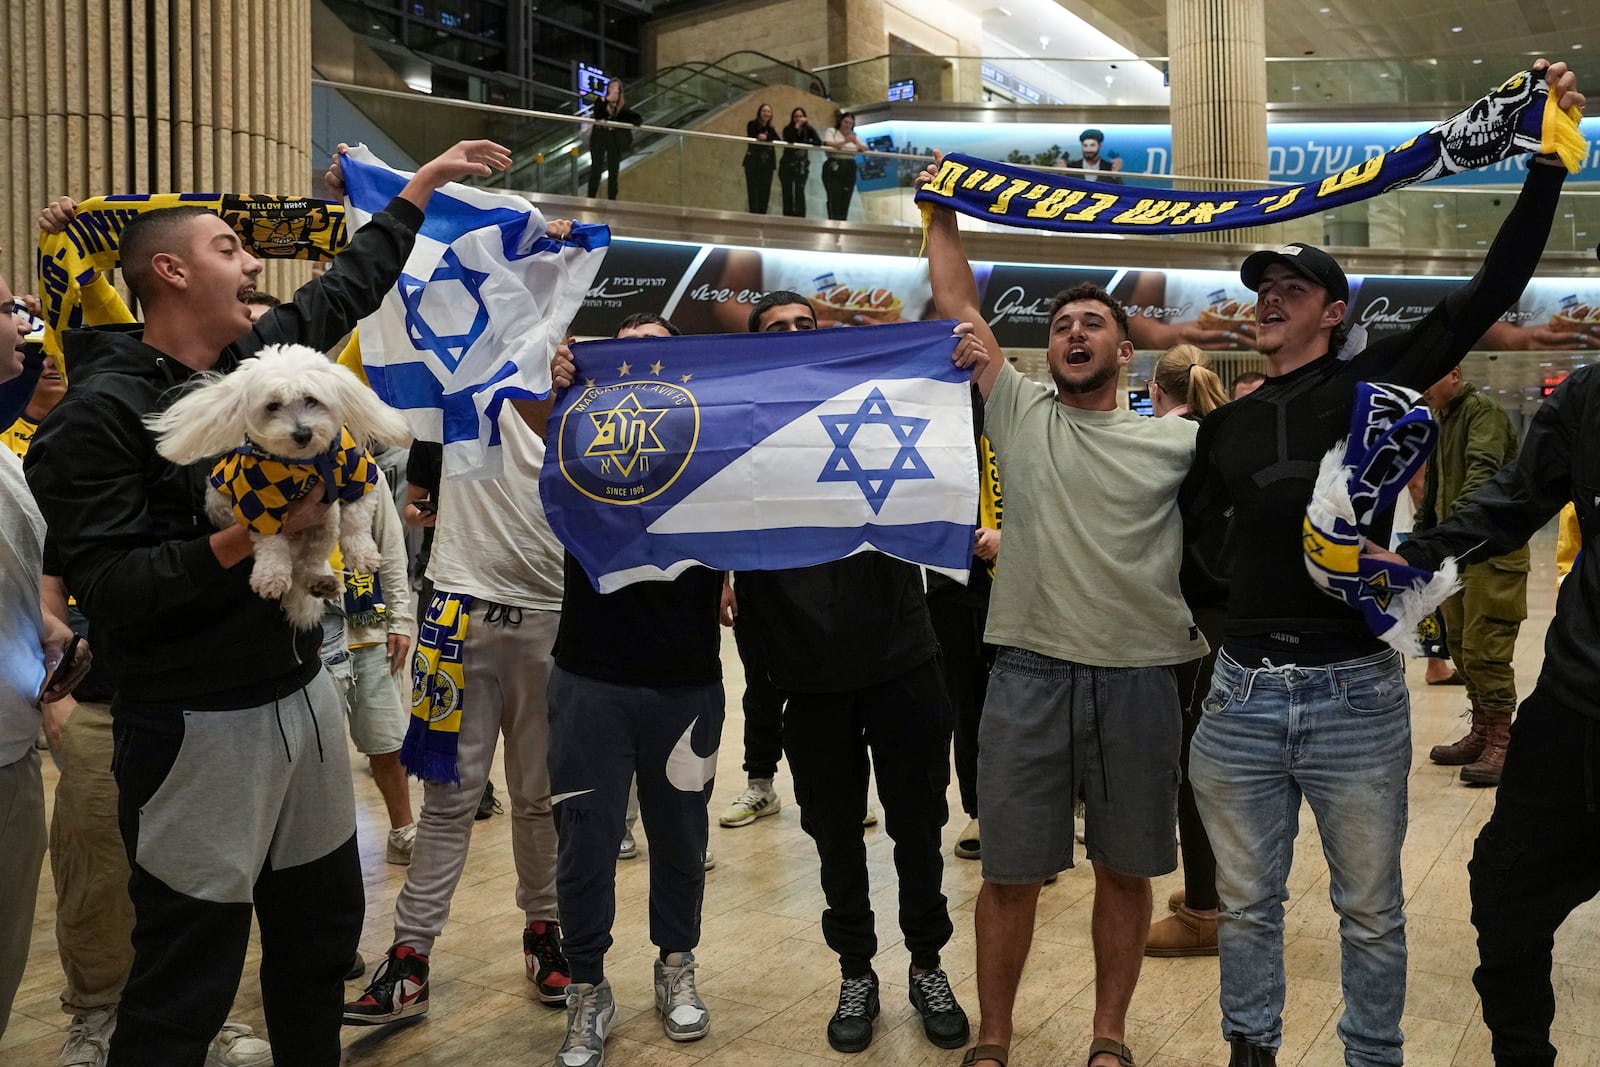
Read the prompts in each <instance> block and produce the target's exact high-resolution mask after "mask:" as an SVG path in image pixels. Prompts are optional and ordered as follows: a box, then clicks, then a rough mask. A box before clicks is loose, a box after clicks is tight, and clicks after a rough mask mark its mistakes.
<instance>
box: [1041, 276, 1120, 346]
mask: <svg viewBox="0 0 1600 1067" xmlns="http://www.w3.org/2000/svg"><path fill="white" fill-rule="evenodd" d="M1079 300H1093V301H1094V302H1095V303H1097V304H1104V305H1105V306H1106V308H1107V310H1109V311H1110V312H1111V317H1112V318H1113V319H1114V320H1116V323H1117V330H1118V332H1119V333H1121V334H1122V339H1123V340H1124V341H1126V340H1127V339H1128V310H1127V308H1124V307H1123V306H1122V301H1120V300H1118V299H1117V298H1116V297H1114V296H1112V295H1111V294H1110V293H1108V292H1106V291H1105V290H1104V289H1102V288H1100V287H1099V286H1098V285H1096V284H1094V283H1093V282H1079V283H1078V284H1077V285H1074V286H1072V287H1071V288H1068V289H1063V290H1061V292H1059V293H1057V294H1056V295H1055V296H1054V297H1053V298H1052V299H1051V301H1050V314H1049V315H1048V316H1047V317H1046V319H1045V321H1046V322H1048V323H1052V324H1053V323H1054V322H1055V321H1056V312H1058V311H1060V310H1061V309H1062V308H1064V307H1066V306H1067V305H1068V304H1072V303H1076V302H1077V301H1079Z"/></svg>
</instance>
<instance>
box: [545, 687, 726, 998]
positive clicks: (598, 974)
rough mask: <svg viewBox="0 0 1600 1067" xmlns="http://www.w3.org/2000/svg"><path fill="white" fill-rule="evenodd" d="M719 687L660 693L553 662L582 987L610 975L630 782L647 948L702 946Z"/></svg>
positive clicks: (555, 762) (565, 904)
mask: <svg viewBox="0 0 1600 1067" xmlns="http://www.w3.org/2000/svg"><path fill="white" fill-rule="evenodd" d="M722 709H723V694H722V683H721V682H711V683H708V684H705V685H676V686H670V687H668V688H664V689H653V688H650V687H647V686H638V685H614V684H612V683H610V682H602V681H600V680H598V679H595V678H585V677H584V676H582V675H579V674H573V673H572V672H571V671H564V670H562V669H561V668H560V667H557V668H556V669H555V670H554V671H552V672H551V674H550V792H551V793H552V795H553V796H554V797H557V798H561V799H559V800H557V801H555V803H554V811H555V817H556V833H557V834H559V835H560V846H559V850H558V852H557V858H556V893H557V895H558V896H559V898H560V904H561V930H562V934H563V935H564V947H565V949H566V954H567V959H568V960H569V961H571V964H572V980H573V981H574V982H587V983H597V982H599V981H601V980H602V979H603V978H605V956H606V952H607V951H608V950H609V949H610V948H611V927H612V924H613V923H614V922H615V921H616V916H617V842H618V841H621V840H622V833H623V830H624V829H625V827H626V822H625V820H626V813H627V809H628V785H629V783H630V782H632V781H633V780H634V779H635V778H637V780H638V783H639V815H640V817H641V818H642V819H643V820H644V831H645V833H646V834H648V835H649V837H650V902H649V908H650V941H651V943H652V944H654V945H655V946H656V947H657V948H658V949H660V950H661V951H662V952H684V951H687V950H689V949H693V948H694V947H696V946H697V945H699V943H700V905H701V901H702V899H703V898H704V895H705V884H706V871H705V851H706V802H707V801H709V800H710V799H711V790H712V787H713V785H714V783H715V777H714V776H713V774H712V773H711V772H712V771H713V770H714V769H715V761H716V754H717V741H718V738H720V737H721V736H722V714H723V711H722Z"/></svg>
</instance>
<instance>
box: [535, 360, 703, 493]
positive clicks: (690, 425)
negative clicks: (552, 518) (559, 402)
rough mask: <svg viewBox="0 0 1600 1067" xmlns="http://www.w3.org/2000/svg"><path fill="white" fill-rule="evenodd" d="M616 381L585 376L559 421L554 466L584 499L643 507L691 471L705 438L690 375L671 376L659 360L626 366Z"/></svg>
mask: <svg viewBox="0 0 1600 1067" xmlns="http://www.w3.org/2000/svg"><path fill="white" fill-rule="evenodd" d="M614 373H615V378H614V380H612V381H607V382H603V383H602V382H601V381H600V380H597V379H595V378H586V379H584V382H583V392H582V394H580V395H579V397H578V398H577V399H576V400H575V401H573V403H572V406H571V407H570V408H568V409H567V411H566V414H564V415H563V416H562V417H561V426H560V432H559V436H558V438H557V454H556V457H557V461H558V462H559V463H560V465H561V473H562V476H563V477H565V478H566V480H567V481H568V482H569V483H570V484H571V485H572V487H573V488H574V489H576V490H578V492H580V493H582V494H583V495H584V496H587V497H589V498H590V499H593V500H598V501H601V502H603V503H606V504H620V505H629V504H642V503H644V502H645V501H647V500H653V499H654V498H655V497H657V496H659V495H660V494H661V493H662V492H664V491H665V490H666V489H667V488H668V487H669V486H671V485H672V483H673V482H674V481H676V480H677V478H678V476H679V475H680V474H682V473H683V471H684V469H685V468H686V467H688V465H689V460H690V459H691V458H693V456H694V450H695V445H696V444H698V443H699V440H700V407H699V405H698V404H697V403H696V402H695V397H694V393H693V391H692V390H691V389H690V384H691V382H692V381H693V379H694V375H692V374H678V375H674V374H672V373H671V372H670V371H669V370H668V369H667V367H666V366H665V365H664V364H663V363H662V362H661V361H660V360H657V361H655V362H654V363H649V364H637V365H636V364H633V363H630V362H628V361H627V360H624V361H622V362H621V363H620V364H618V365H617V366H616V368H615V372H614Z"/></svg>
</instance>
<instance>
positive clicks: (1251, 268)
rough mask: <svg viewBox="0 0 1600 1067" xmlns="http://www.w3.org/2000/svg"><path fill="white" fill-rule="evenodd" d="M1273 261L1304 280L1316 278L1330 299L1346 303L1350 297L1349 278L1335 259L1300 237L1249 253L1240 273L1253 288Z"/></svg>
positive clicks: (1315, 280)
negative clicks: (1299, 238)
mask: <svg viewBox="0 0 1600 1067" xmlns="http://www.w3.org/2000/svg"><path fill="white" fill-rule="evenodd" d="M1274 263H1282V264H1283V265H1284V266H1285V267H1288V268H1289V269H1290V270H1292V271H1294V272H1295V273H1296V274H1298V275H1300V277H1302V278H1304V279H1306V280H1307V281H1312V282H1316V283H1317V284H1318V285H1320V286H1322V287H1323V288H1324V289H1326V290H1328V296H1329V297H1330V298H1331V299H1334V300H1343V301H1345V302H1346V303H1348V302H1349V301H1350V282H1349V280H1348V279H1347V278H1345V276H1344V269H1343V268H1341V267H1340V266H1339V262H1338V260H1336V259H1334V258H1333V257H1332V256H1330V255H1328V253H1326V252H1324V251H1323V250H1322V249H1320V248H1316V247H1314V246H1312V245H1308V244H1304V243H1302V242H1300V241H1291V242H1290V243H1288V244H1286V245H1280V246H1279V247H1277V248H1270V249H1263V250H1261V251H1260V252H1253V253H1251V254H1250V255H1249V256H1248V257H1246V259H1245V261H1244V266H1242V267H1240V268H1239V277H1240V278H1241V279H1242V280H1243V281H1244V283H1245V284H1246V285H1248V286H1249V287H1250V291H1251V292H1254V291H1255V290H1257V289H1258V288H1260V287H1261V275H1263V274H1264V273H1266V270H1267V268H1268V267H1270V266H1272V265H1273V264H1274Z"/></svg>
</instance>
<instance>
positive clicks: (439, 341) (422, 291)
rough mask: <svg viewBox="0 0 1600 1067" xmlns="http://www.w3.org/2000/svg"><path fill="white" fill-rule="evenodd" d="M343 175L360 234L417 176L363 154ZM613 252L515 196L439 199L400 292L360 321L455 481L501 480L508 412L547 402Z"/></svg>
mask: <svg viewBox="0 0 1600 1067" xmlns="http://www.w3.org/2000/svg"><path fill="white" fill-rule="evenodd" d="M344 171H345V189H346V200H345V204H346V208H347V210H348V212H349V219H350V226H351V228H352V229H357V228H359V227H360V226H362V225H363V224H365V223H366V221H367V220H368V219H369V218H370V217H371V216H372V214H373V213H374V212H376V211H379V210H381V209H382V207H383V205H384V204H386V203H388V201H389V198H390V197H392V196H393V195H394V193H395V191H396V190H398V189H399V188H400V187H401V186H403V185H404V184H405V182H406V179H407V177H408V176H407V175H406V174H404V173H403V172H401V171H397V170H393V169H391V168H390V167H388V166H386V165H385V164H384V163H383V162H382V161H381V160H380V159H378V157H377V156H375V155H373V154H372V152H371V151H370V150H368V149H367V148H366V147H364V146H357V147H356V148H353V149H351V150H350V151H349V152H348V153H347V154H346V155H345V163H344ZM557 234H560V236H557ZM610 244H611V231H610V230H609V229H608V228H607V227H605V226H603V225H593V224H586V223H574V224H573V225H572V226H571V230H570V232H569V233H562V231H561V230H560V229H558V228H556V227H553V226H551V225H549V224H547V222H546V220H545V218H544V216H543V215H542V214H541V213H540V212H539V210H538V209H537V208H535V207H534V206H533V205H532V204H530V203H528V201H526V200H524V199H523V198H522V197H520V196H516V195H513V194H510V193H495V192H489V191H487V190H484V189H473V188H470V187H467V186H464V185H458V184H455V183H451V184H450V185H447V186H445V187H444V188H442V189H440V190H439V191H438V192H437V193H435V194H434V196H433V200H432V201H431V202H430V204H429V207H428V217H427V221H426V222H425V223H424V224H423V227H422V230H421V232H420V233H418V234H417V242H416V245H415V246H414V247H413V248H412V251H411V255H410V257H409V258H408V259H407V260H406V265H405V269H404V270H402V271H401V274H400V282H399V284H398V285H397V286H396V287H395V288H394V289H393V290H392V291H390V293H389V294H388V295H387V296H386V297H384V301H383V306H382V307H380V308H379V309H378V311H377V312H376V313H374V314H373V315H371V316H369V317H367V318H365V319H363V320H361V360H362V364H363V366H364V369H365V370H366V374H367V379H368V381H370V382H371V383H372V387H373V389H374V390H375V391H376V392H377V394H378V395H379V396H380V397H382V398H383V400H384V402H385V403H387V404H389V405H390V406H391V407H394V408H398V409H399V410H400V411H401V412H402V413H404V414H405V416H406V418H407V420H408V421H409V422H410V424H411V432H412V433H413V434H415V435H416V436H417V437H418V438H420V439H422V440H424V441H438V442H441V443H442V444H443V445H444V454H445V468H446V469H447V470H449V471H450V473H451V474H453V475H460V476H466V477H493V476H495V475H496V474H498V473H499V472H500V468H501V459H500V447H499V446H500V434H499V430H498V428H497V424H496V420H497V418H498V415H499V411H500V407H501V405H502V404H503V403H504V402H505V401H506V400H508V399H543V398H544V397H546V396H548V395H549V393H550V357H551V355H552V354H553V353H554V352H555V348H556V345H557V344H559V343H560V341H561V339H562V337H563V336H564V335H565V333H566V328H567V325H568V323H570V322H571V321H572V317H573V315H574V314H575V313H576V312H577V310H578V307H579V305H580V304H581V303H582V301H583V297H584V294H585V293H587V292H588V290H589V286H590V285H591V284H592V283H593V281H594V277H595V274H596V272H597V271H598V270H599V269H600V263H601V261H602V260H603V259H604V258H605V254H606V249H607V248H608V247H610Z"/></svg>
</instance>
